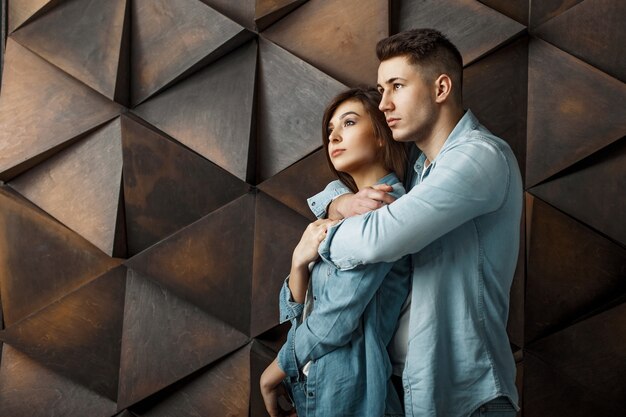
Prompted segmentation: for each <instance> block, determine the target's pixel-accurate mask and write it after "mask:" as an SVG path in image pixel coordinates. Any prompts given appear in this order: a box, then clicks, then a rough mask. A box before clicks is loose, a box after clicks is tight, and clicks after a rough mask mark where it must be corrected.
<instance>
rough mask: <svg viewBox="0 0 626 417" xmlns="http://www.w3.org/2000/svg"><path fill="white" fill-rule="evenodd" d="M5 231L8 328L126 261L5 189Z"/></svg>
mask: <svg viewBox="0 0 626 417" xmlns="http://www.w3.org/2000/svg"><path fill="white" fill-rule="evenodd" d="M0 230H2V233H1V234H0V236H1V238H0V270H1V271H3V273H2V274H1V275H0V285H1V287H2V307H3V309H4V322H5V324H6V325H7V326H10V325H12V324H14V323H16V322H18V321H19V320H21V319H22V318H24V317H26V316H28V315H29V314H31V313H33V312H35V311H37V310H39V309H41V308H43V307H44V306H46V305H47V304H49V303H51V302H53V301H55V300H57V299H59V298H60V297H62V296H63V295H65V294H67V293H69V292H71V291H73V290H75V289H76V288H78V287H79V286H81V285H83V284H85V283H87V282H89V281H91V280H92V279H94V278H96V277H98V276H99V275H101V274H102V273H104V272H105V271H107V270H109V269H112V268H113V267H115V266H117V265H119V263H120V261H119V260H115V259H112V258H109V257H108V256H106V255H105V254H104V253H102V252H101V251H100V250H98V249H97V248H96V247H95V246H93V245H91V244H90V243H89V242H87V241H86V240H85V239H83V238H82V237H80V236H78V235H77V234H75V233H74V232H72V231H71V230H69V229H67V228H66V227H65V226H63V225H61V224H60V223H58V222H56V221H55V220H53V219H52V218H50V217H49V216H47V215H45V214H43V213H41V212H39V211H37V210H34V209H32V208H29V207H28V206H27V205H26V204H24V203H22V202H21V201H19V199H17V198H16V197H14V196H12V195H11V194H10V193H8V192H6V191H5V190H4V189H0Z"/></svg>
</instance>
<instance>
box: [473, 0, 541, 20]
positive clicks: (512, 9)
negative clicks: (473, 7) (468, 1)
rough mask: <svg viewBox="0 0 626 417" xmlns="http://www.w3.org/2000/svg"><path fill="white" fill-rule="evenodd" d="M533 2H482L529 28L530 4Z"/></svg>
mask: <svg viewBox="0 0 626 417" xmlns="http://www.w3.org/2000/svg"><path fill="white" fill-rule="evenodd" d="M530 1H531V0H480V2H481V3H483V4H486V5H487V6H489V7H491V8H492V9H494V10H497V11H499V12H500V13H502V14H504V15H506V16H508V17H510V18H511V19H515V20H517V21H518V22H520V23H521V24H523V25H526V26H528V12H529V7H528V3H529V2H530Z"/></svg>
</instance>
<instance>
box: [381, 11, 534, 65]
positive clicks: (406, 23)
mask: <svg viewBox="0 0 626 417" xmlns="http://www.w3.org/2000/svg"><path fill="white" fill-rule="evenodd" d="M393 15H394V16H395V18H396V19H397V22H398V23H397V26H395V27H392V30H393V31H394V32H400V31H402V30H408V29H414V28H433V29H437V30H439V31H441V32H442V33H443V34H444V35H446V36H447V37H448V39H450V41H452V43H454V45H456V47H457V48H458V49H459V52H461V55H462V56H463V64H464V65H468V64H470V63H471V62H473V61H475V60H476V59H478V58H480V57H481V56H483V55H485V54H487V53H488V52H490V51H492V50H493V49H495V48H497V47H498V46H499V45H501V44H503V43H505V42H507V41H508V40H510V39H511V38H513V37H515V36H517V35H518V34H520V33H521V32H522V31H524V30H525V29H526V27H525V26H524V25H522V24H520V23H518V22H516V21H515V20H513V19H511V18H508V17H506V16H505V15H503V14H501V13H498V12H496V11H495V10H493V9H492V8H490V7H487V6H485V5H484V4H481V3H480V2H477V1H473V0H460V1H459V0H438V1H412V0H402V1H399V2H397V3H396V5H395V6H394V11H393Z"/></svg>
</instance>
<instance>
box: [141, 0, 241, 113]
mask: <svg viewBox="0 0 626 417" xmlns="http://www.w3.org/2000/svg"><path fill="white" fill-rule="evenodd" d="M131 8H132V24H131V27H132V30H131V34H132V35H131V36H132V39H131V42H132V45H133V48H132V51H131V68H132V78H131V102H132V104H133V105H137V104H139V103H141V102H142V101H144V100H145V99H147V98H148V97H150V96H151V95H153V94H155V93H156V92H158V91H159V90H161V89H163V88H164V87H166V86H167V85H169V84H171V83H172V82H174V81H175V80H177V79H178V78H180V77H183V76H185V75H186V74H188V73H189V72H191V71H193V70H194V69H195V68H196V67H198V66H200V65H202V64H204V63H207V62H209V61H211V60H214V59H217V58H219V56H221V55H223V54H224V53H226V52H228V51H229V50H230V49H232V48H234V47H235V46H237V45H239V44H241V42H242V41H243V40H244V39H246V38H249V35H247V34H245V32H246V31H245V29H244V28H243V27H242V26H240V25H238V24H237V23H235V22H233V21H232V20H230V19H228V18H227V17H225V16H223V15H221V14H220V13H218V12H216V11H215V10H213V9H211V8H210V7H207V6H206V5H205V4H202V2H200V1H198V0H134V1H132V6H131Z"/></svg>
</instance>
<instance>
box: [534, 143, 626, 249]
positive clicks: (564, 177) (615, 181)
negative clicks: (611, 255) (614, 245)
mask: <svg viewBox="0 0 626 417" xmlns="http://www.w3.org/2000/svg"><path fill="white" fill-rule="evenodd" d="M624 167H626V139H621V140H619V141H617V142H615V143H614V144H611V145H609V146H607V147H606V148H604V149H602V150H600V151H598V152H596V153H595V154H593V155H592V156H590V157H587V158H585V159H584V160H582V161H581V162H579V163H577V164H575V165H573V166H572V167H571V168H569V169H567V170H566V171H564V172H562V173H561V174H560V175H558V176H556V177H555V178H553V179H552V180H551V181H548V182H544V183H542V184H540V185H538V186H537V187H534V188H531V190H530V192H532V193H533V194H535V195H536V196H537V197H540V198H542V199H543V200H545V201H547V202H548V203H550V204H552V205H553V206H555V207H557V208H559V209H560V210H563V211H564V212H566V213H568V214H569V215H571V216H573V217H575V218H577V219H578V220H580V221H582V222H584V223H585V224H587V225H589V226H591V227H593V228H595V229H596V230H599V231H600V232H602V233H604V234H605V235H607V236H610V237H612V238H613V239H615V240H617V241H618V242H620V243H622V244H623V245H626V199H624V198H620V197H619V196H621V195H623V193H624V190H626V173H625V172H624ZM599 184H601V186H599Z"/></svg>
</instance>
